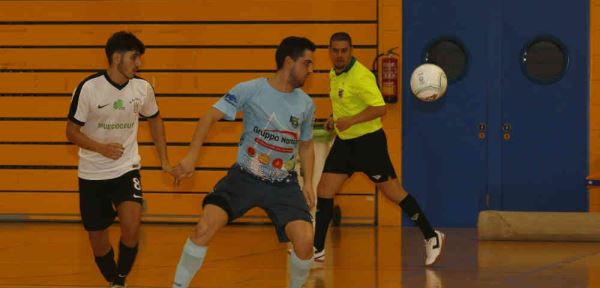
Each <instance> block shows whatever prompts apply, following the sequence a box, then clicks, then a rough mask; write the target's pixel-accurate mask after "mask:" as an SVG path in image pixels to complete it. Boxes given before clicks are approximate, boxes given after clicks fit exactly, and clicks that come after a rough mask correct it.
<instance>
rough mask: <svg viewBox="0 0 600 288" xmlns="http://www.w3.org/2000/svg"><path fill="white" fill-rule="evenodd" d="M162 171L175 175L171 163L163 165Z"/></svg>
mask: <svg viewBox="0 0 600 288" xmlns="http://www.w3.org/2000/svg"><path fill="white" fill-rule="evenodd" d="M161 169H162V171H164V172H167V173H169V174H171V175H173V166H171V163H169V162H166V163H162V165H161ZM173 176H174V175H173Z"/></svg>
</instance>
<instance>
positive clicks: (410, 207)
mask: <svg viewBox="0 0 600 288" xmlns="http://www.w3.org/2000/svg"><path fill="white" fill-rule="evenodd" d="M400 207H402V210H403V211H404V213H406V215H408V217H410V220H412V221H413V222H414V223H415V224H416V225H417V226H418V227H419V229H421V232H422V233H423V236H424V237H425V239H429V238H431V237H435V232H433V227H431V224H429V221H427V217H425V214H424V213H423V211H421V207H419V204H418V203H417V200H415V198H413V197H412V196H410V195H407V196H406V198H404V199H402V201H400Z"/></svg>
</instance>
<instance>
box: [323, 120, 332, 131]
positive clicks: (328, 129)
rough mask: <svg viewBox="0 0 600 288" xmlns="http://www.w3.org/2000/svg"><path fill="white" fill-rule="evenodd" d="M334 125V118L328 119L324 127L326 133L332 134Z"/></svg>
mask: <svg viewBox="0 0 600 288" xmlns="http://www.w3.org/2000/svg"><path fill="white" fill-rule="evenodd" d="M333 125H334V122H333V117H329V118H327V121H325V125H323V127H324V128H325V131H327V132H331V130H333Z"/></svg>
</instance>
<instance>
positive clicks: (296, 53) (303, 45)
mask: <svg viewBox="0 0 600 288" xmlns="http://www.w3.org/2000/svg"><path fill="white" fill-rule="evenodd" d="M315 49H316V46H315V43H313V42H312V41H310V40H308V39H307V38H304V37H296V36H290V37H287V38H285V39H283V40H282V41H281V43H280V44H279V47H277V51H276V52H275V63H277V70H279V69H281V68H282V67H283V61H284V60H285V57H288V56H289V57H290V58H292V60H294V61H296V60H297V59H298V58H300V57H302V56H303V55H304V51H305V50H310V51H313V52H314V51H315Z"/></svg>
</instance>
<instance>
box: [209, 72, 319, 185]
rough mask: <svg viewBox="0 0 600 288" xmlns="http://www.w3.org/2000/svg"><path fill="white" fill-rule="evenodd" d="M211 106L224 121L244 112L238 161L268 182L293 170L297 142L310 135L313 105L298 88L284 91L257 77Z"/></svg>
mask: <svg viewBox="0 0 600 288" xmlns="http://www.w3.org/2000/svg"><path fill="white" fill-rule="evenodd" d="M213 107H215V108H216V109H218V110H220V111H221V112H223V113H225V119H227V120H235V115H236V112H238V111H240V112H243V113H244V131H243V132H242V136H241V138H240V143H239V150H238V156H237V163H238V164H239V165H240V166H241V167H242V169H244V170H247V171H249V172H251V173H252V174H254V175H256V176H258V177H261V178H265V179H267V180H270V181H280V180H283V179H284V178H286V177H287V176H288V175H289V173H288V171H292V170H294V167H295V166H296V155H297V153H296V152H297V150H298V141H308V140H310V139H311V138H312V125H313V121H314V114H315V106H314V104H313V101H312V99H310V97H309V96H308V95H307V94H306V93H304V91H302V89H300V88H297V89H295V90H294V91H292V92H290V93H283V92H280V91H278V90H276V89H275V88H273V87H272V86H271V85H270V84H269V82H268V81H267V79H266V78H258V79H254V80H251V81H247V82H242V83H240V84H238V85H236V86H235V87H234V88H233V89H231V90H230V91H229V93H227V94H226V95H225V96H223V97H221V99H220V100H219V101H218V102H217V103H215V105H213Z"/></svg>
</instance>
